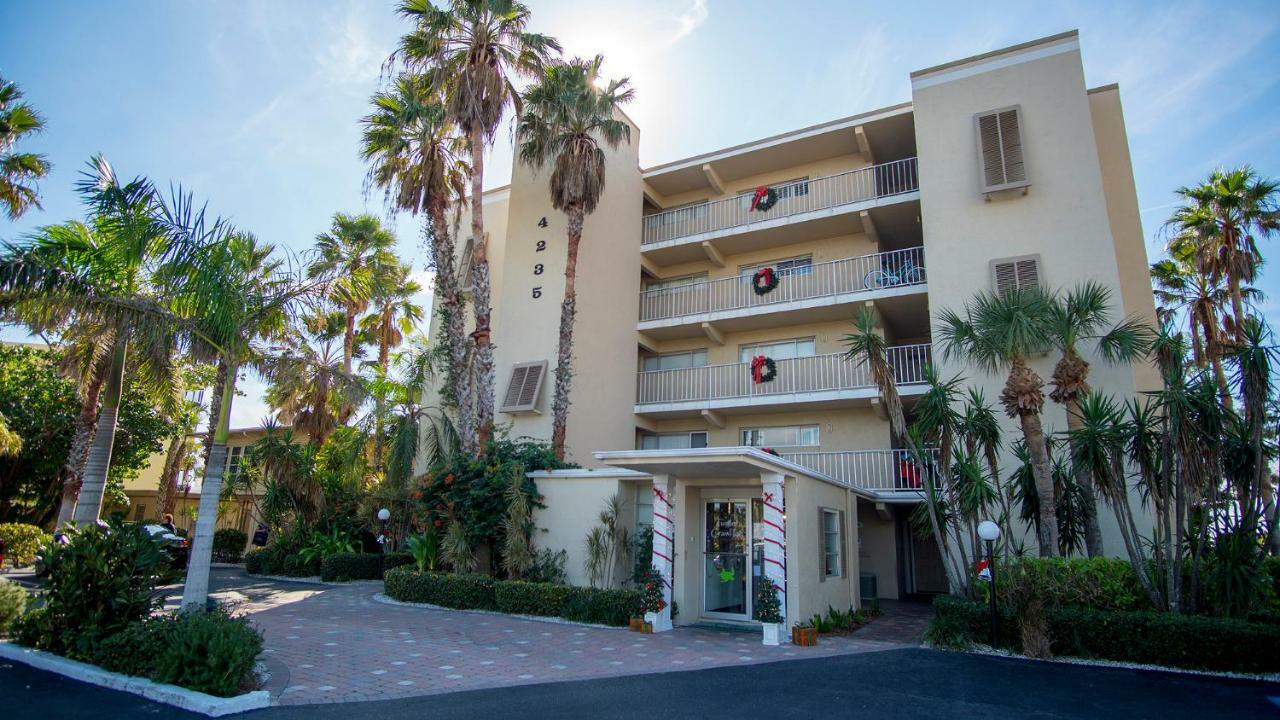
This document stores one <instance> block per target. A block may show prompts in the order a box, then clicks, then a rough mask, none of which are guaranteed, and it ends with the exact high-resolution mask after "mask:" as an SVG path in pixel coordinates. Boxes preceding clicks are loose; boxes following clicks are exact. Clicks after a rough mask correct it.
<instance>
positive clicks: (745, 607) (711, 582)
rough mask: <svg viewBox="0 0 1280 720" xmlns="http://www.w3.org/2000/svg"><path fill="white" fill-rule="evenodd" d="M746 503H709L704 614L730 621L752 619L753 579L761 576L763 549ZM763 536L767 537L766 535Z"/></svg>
mask: <svg viewBox="0 0 1280 720" xmlns="http://www.w3.org/2000/svg"><path fill="white" fill-rule="evenodd" d="M755 510H756V509H755V507H753V503H751V502H749V501H746V500H708V501H707V519H705V525H704V529H705V533H707V544H705V547H704V553H703V612H704V614H705V615H710V616H718V618H724V619H730V620H749V619H750V618H751V605H753V603H751V584H753V583H751V580H753V578H751V577H753V575H758V574H759V571H760V570H759V564H760V559H759V557H758V555H760V552H759V548H756V544H758V543H755V542H754V537H755V534H756V533H754V532H753V529H754V528H753V520H755V521H758V520H756V519H755V518H753V516H751V515H758V512H756V511H755ZM762 537H763V536H762Z"/></svg>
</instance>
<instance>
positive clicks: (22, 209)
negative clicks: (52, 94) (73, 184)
mask: <svg viewBox="0 0 1280 720" xmlns="http://www.w3.org/2000/svg"><path fill="white" fill-rule="evenodd" d="M42 130H44V118H42V117H40V114H39V113H37V112H36V111H35V109H34V108H32V107H31V105H29V104H28V103H24V102H22V90H21V89H20V88H19V87H18V84H17V83H14V82H9V81H6V80H5V79H4V78H3V77H0V204H3V205H4V207H5V212H7V213H8V215H9V219H10V220H17V219H18V218H20V217H22V215H23V214H24V213H26V212H27V210H30V209H31V208H33V207H34V208H37V209H38V208H39V207H40V192H39V189H38V188H37V186H36V182H37V181H38V180H40V179H41V178H43V177H45V176H46V175H48V174H49V171H50V170H52V169H53V166H52V165H50V164H49V161H48V160H47V159H46V158H45V156H44V155H37V154H36V153H20V152H14V150H13V147H14V145H16V144H17V143H18V141H19V140H21V139H22V138H23V137H25V136H28V135H33V134H36V133H39V132H41V131H42Z"/></svg>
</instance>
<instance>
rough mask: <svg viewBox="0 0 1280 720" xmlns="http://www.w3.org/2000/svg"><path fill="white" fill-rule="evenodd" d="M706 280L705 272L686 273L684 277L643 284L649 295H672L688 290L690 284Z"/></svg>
mask: <svg viewBox="0 0 1280 720" xmlns="http://www.w3.org/2000/svg"><path fill="white" fill-rule="evenodd" d="M706 281H707V274H706V273H701V274H698V275H686V276H684V277H678V278H669V279H667V280H654V281H651V282H649V283H646V284H645V287H644V289H645V292H647V293H649V297H654V296H656V295H673V294H675V293H678V292H688V290H689V286H690V285H695V284H697V283H703V282H706Z"/></svg>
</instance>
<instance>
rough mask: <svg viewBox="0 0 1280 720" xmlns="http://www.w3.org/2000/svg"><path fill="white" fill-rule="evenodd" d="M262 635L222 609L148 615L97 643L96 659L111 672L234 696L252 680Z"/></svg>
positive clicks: (224, 695) (247, 687)
mask: <svg viewBox="0 0 1280 720" xmlns="http://www.w3.org/2000/svg"><path fill="white" fill-rule="evenodd" d="M261 652H262V634H261V633H259V632H258V631H257V630H256V629H254V628H253V627H252V626H251V625H250V624H249V621H248V620H247V619H245V618H243V617H234V616H232V615H229V614H228V613H227V612H226V611H224V610H221V609H218V610H214V611H211V612H190V613H175V614H172V615H161V616H157V617H152V618H147V619H146V620H142V621H139V622H136V623H133V624H132V625H130V626H128V627H127V628H124V629H123V630H122V631H120V632H119V633H116V634H115V635H113V636H111V637H109V638H107V639H106V640H104V641H103V642H102V643H101V644H100V645H99V646H98V652H97V654H96V655H95V657H94V658H93V661H94V662H96V663H97V664H98V665H100V666H102V667H103V668H105V669H107V670H111V671H112V672H119V673H125V674H127V675H137V676H141V677H146V678H150V679H151V680H154V681H156V682H160V683H168V684H170V685H178V686H179V687H184V688H188V689H191V690H196V691H198V692H203V693H208V694H210V695H218V696H220V697H229V696H232V695H236V694H238V693H240V692H242V691H244V690H247V689H249V688H250V687H251V686H252V684H253V667H254V662H255V661H256V660H257V657H258V655H259V654H260V653H261Z"/></svg>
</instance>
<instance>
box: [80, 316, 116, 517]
mask: <svg viewBox="0 0 1280 720" xmlns="http://www.w3.org/2000/svg"><path fill="white" fill-rule="evenodd" d="M125 346H126V343H125V342H124V341H121V342H119V343H117V344H116V348H115V350H114V351H113V353H112V356H111V365H110V366H109V367H110V369H109V370H108V371H107V378H106V383H105V387H104V390H105V391H106V392H105V393H104V394H103V396H102V410H101V411H100V412H99V413H98V428H97V431H96V432H94V434H93V443H92V444H91V445H90V446H89V456H88V458H87V459H86V461H85V464H84V482H83V484H82V485H81V488H80V495H79V497H77V499H76V509H75V512H74V513H72V519H73V520H74V521H75V524H76V525H92V524H93V523H95V522H97V521H98V515H99V514H100V513H101V512H102V494H103V492H105V491H106V489H107V473H108V472H109V471H110V470H111V447H112V445H114V444H115V439H116V416H117V415H118V414H119V412H120V395H121V389H122V388H123V386H124V364H125V355H126V348H125Z"/></svg>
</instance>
